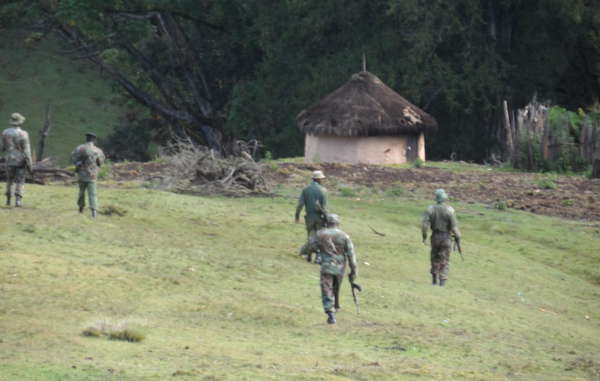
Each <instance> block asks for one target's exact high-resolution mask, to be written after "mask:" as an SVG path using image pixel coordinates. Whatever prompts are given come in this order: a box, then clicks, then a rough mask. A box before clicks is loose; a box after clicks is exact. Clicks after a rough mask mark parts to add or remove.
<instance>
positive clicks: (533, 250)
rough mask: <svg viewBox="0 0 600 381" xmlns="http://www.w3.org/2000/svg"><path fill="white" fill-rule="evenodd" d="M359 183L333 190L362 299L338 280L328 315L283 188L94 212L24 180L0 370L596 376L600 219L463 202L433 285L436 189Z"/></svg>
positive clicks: (7, 278)
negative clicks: (332, 318) (407, 190)
mask: <svg viewBox="0 0 600 381" xmlns="http://www.w3.org/2000/svg"><path fill="white" fill-rule="evenodd" d="M359 191H360V192H361V193H360V196H359V197H358V196H357V195H356V194H351V193H350V192H348V191H345V192H337V191H336V189H332V192H331V197H330V203H331V208H332V210H333V211H334V212H336V213H338V214H340V215H341V216H342V222H343V225H342V227H343V229H344V230H345V231H347V232H348V233H349V234H350V235H351V237H352V239H353V241H354V243H355V246H356V249H357V254H358V257H359V264H360V271H359V278H358V281H359V283H361V284H362V285H363V287H364V291H363V293H362V294H361V295H360V298H361V299H360V302H361V311H360V315H357V314H356V312H355V308H354V306H353V304H352V299H351V296H350V290H349V287H348V284H347V283H346V284H344V286H343V288H342V310H341V311H340V312H339V313H338V324H337V325H335V326H328V325H327V324H326V323H325V319H326V315H325V314H324V313H323V312H322V309H321V305H320V294H319V287H318V267H317V266H316V265H314V264H308V263H306V262H305V261H303V260H301V258H300V257H298V256H297V254H296V253H297V249H298V247H299V246H300V245H301V244H302V242H303V240H304V238H305V232H304V227H303V226H302V225H296V224H293V223H292V220H293V211H294V205H295V197H296V193H297V189H295V188H294V189H292V188H291V187H289V185H285V186H284V185H282V186H279V187H278V188H277V193H278V196H277V197H274V198H243V199H242V198H239V199H226V198H221V197H195V196H188V195H177V194H172V193H166V192H161V191H158V190H152V189H146V188H144V187H139V186H136V185H134V184H130V186H129V187H128V186H127V184H121V185H119V186H117V185H116V184H114V183H111V182H109V183H101V184H100V201H101V205H102V209H104V210H107V209H106V208H107V207H110V206H114V207H117V209H119V208H121V209H122V210H123V211H125V212H126V214H125V215H124V216H117V215H116V214H113V215H110V216H108V215H100V216H99V218H98V219H97V220H92V219H91V218H89V216H88V214H86V215H79V214H78V213H77V212H76V205H75V197H76V189H75V187H74V186H70V187H69V186H63V185H52V186H44V187H42V186H28V187H27V195H26V198H25V205H26V206H25V207H24V208H22V209H9V208H6V207H2V208H0V234H1V236H2V240H1V241H0V295H1V297H0V380H19V381H23V380H25V381H27V380H31V381H34V380H35V381H37V380H57V381H58V380H61V381H62V380H125V381H127V380H171V379H173V380H332V381H333V380H598V379H600V354H599V353H600V342H599V340H598V337H600V288H599V285H598V279H600V234H599V230H598V229H599V228H598V225H597V224H596V225H595V226H594V225H593V224H589V223H584V222H576V221H568V220H561V219H554V218H548V217H541V216H535V215H531V214H526V213H523V212H516V211H512V210H509V211H498V210H492V209H486V208H483V207H481V206H478V205H475V204H460V203H458V204H457V203H454V206H455V208H456V209H457V211H458V215H459V223H460V226H461V229H462V231H463V235H464V243H463V249H464V251H465V261H464V262H461V261H460V259H458V258H459V257H453V261H452V263H451V270H450V280H449V282H448V284H447V287H445V288H441V287H433V286H431V285H430V276H429V274H428V266H429V262H428V247H426V246H424V245H423V244H422V243H421V241H420V232H419V229H418V224H419V220H420V214H421V212H422V210H423V209H424V208H425V207H426V205H427V204H428V203H429V201H428V200H423V199H422V198H421V197H419V196H411V195H405V196H402V197H395V196H393V195H386V193H385V192H376V191H373V192H372V193H370V194H367V193H365V192H368V190H365V189H364V188H361V189H360V190H359ZM357 192H358V191H357ZM344 195H345V196H344ZM371 228H373V229H375V230H377V231H378V232H381V233H384V234H385V237H382V236H379V235H376V234H374V233H373V232H372V230H371ZM93 327H95V328H98V329H106V330H109V329H110V328H111V327H113V328H115V329H123V328H127V329H129V330H130V332H133V333H135V335H137V337H138V338H141V337H143V340H142V341H140V342H127V341H119V340H110V339H109V338H108V337H107V336H103V335H101V336H100V337H88V336H84V335H83V334H82V332H83V331H84V330H88V331H89V329H90V328H93Z"/></svg>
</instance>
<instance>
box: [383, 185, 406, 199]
mask: <svg viewBox="0 0 600 381" xmlns="http://www.w3.org/2000/svg"><path fill="white" fill-rule="evenodd" d="M405 193H406V190H405V189H404V188H402V186H400V185H394V186H392V187H391V188H389V189H388V190H387V191H386V194H387V195H388V196H391V197H400V196H403V195H404V194H405Z"/></svg>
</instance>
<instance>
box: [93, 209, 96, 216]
mask: <svg viewBox="0 0 600 381" xmlns="http://www.w3.org/2000/svg"><path fill="white" fill-rule="evenodd" d="M92 218H96V209H92Z"/></svg>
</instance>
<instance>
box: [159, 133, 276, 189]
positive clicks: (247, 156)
mask: <svg viewBox="0 0 600 381" xmlns="http://www.w3.org/2000/svg"><path fill="white" fill-rule="evenodd" d="M252 146H253V145H252V144H250V145H248V144H238V147H241V148H242V149H240V150H239V151H238V152H237V154H232V155H229V156H227V157H223V156H221V155H220V154H219V153H218V152H215V151H214V150H212V149H209V148H207V147H204V146H198V145H195V144H194V143H193V142H192V141H191V140H189V139H187V140H184V139H178V140H176V141H174V142H172V143H170V144H169V145H167V146H166V147H163V149H162V150H161V151H162V153H161V157H162V159H163V160H164V161H165V162H166V163H167V165H168V167H169V170H168V171H166V173H165V174H164V175H163V176H162V179H161V183H162V186H163V187H164V188H166V189H169V190H172V191H175V192H183V193H198V194H224V195H228V196H243V195H261V194H262V195H269V194H270V193H271V190H270V187H269V185H268V184H267V181H266V180H265V178H264V176H263V170H262V165H261V164H259V163H257V162H255V161H254V159H253V158H252V154H251V152H249V151H248V150H245V149H243V148H244V147H246V148H248V147H250V148H252Z"/></svg>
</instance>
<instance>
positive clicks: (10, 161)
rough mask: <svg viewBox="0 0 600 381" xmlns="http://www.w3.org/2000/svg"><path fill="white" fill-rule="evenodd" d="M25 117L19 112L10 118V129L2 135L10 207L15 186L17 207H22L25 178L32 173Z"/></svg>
mask: <svg viewBox="0 0 600 381" xmlns="http://www.w3.org/2000/svg"><path fill="white" fill-rule="evenodd" d="M24 122H25V117H24V116H23V115H21V114H19V113H18V112H15V113H13V114H12V115H11V116H10V120H9V122H8V123H9V124H10V127H9V128H7V129H5V130H4V132H3V133H2V152H4V154H5V156H4V158H5V160H6V163H5V164H6V205H10V202H11V198H12V194H13V191H12V188H13V184H15V192H14V194H15V206H17V207H20V206H21V205H22V199H23V196H24V194H25V177H26V174H27V172H29V173H31V172H32V160H31V147H30V144H29V134H28V133H27V131H24V130H22V129H21V126H22V125H23V123H24Z"/></svg>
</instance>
